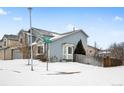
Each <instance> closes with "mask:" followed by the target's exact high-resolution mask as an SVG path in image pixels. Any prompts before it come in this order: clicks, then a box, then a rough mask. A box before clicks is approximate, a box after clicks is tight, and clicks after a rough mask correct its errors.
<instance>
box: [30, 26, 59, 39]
mask: <svg viewBox="0 0 124 93" xmlns="http://www.w3.org/2000/svg"><path fill="white" fill-rule="evenodd" d="M29 31H30V30H29ZM32 33H33V35H34V36H42V35H43V36H50V37H54V36H55V35H57V34H59V33H56V32H52V31H47V30H44V29H38V28H34V27H32Z"/></svg>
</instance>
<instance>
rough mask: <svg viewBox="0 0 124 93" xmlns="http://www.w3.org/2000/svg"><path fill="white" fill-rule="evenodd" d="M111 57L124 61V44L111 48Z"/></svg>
mask: <svg viewBox="0 0 124 93" xmlns="http://www.w3.org/2000/svg"><path fill="white" fill-rule="evenodd" d="M109 49H110V51H111V56H112V57H115V58H117V59H120V60H122V61H124V42H122V43H118V44H117V43H114V44H112V45H111V46H110V48H109Z"/></svg>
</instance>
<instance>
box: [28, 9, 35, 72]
mask: <svg viewBox="0 0 124 93" xmlns="http://www.w3.org/2000/svg"><path fill="white" fill-rule="evenodd" d="M28 10H29V17H30V35H31V36H30V46H31V71H33V70H34V69H33V48H32V20H31V10H32V8H31V7H29V8H28Z"/></svg>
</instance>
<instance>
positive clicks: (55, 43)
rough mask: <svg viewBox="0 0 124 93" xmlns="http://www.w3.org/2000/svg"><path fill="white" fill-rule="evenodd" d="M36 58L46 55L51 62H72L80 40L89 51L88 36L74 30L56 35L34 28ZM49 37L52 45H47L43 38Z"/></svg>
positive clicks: (80, 30)
mask: <svg viewBox="0 0 124 93" xmlns="http://www.w3.org/2000/svg"><path fill="white" fill-rule="evenodd" d="M32 32H33V37H34V39H33V44H34V45H33V51H34V53H33V54H34V58H37V56H38V55H40V54H41V55H42V54H46V55H47V57H48V58H49V59H50V60H51V61H72V60H73V53H74V50H75V48H76V45H77V43H78V42H79V40H81V41H82V44H83V46H84V49H85V50H86V49H87V38H88V35H87V34H86V33H85V32H84V31H83V30H82V29H79V30H74V31H70V32H66V33H62V34H61V33H55V32H51V31H46V30H42V29H37V28H32ZM46 36H47V37H49V38H50V40H51V41H52V43H50V44H45V42H43V38H42V37H46ZM34 42H35V43H34Z"/></svg>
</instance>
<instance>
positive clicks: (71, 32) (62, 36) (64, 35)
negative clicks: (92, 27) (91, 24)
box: [51, 29, 88, 41]
mask: <svg viewBox="0 0 124 93" xmlns="http://www.w3.org/2000/svg"><path fill="white" fill-rule="evenodd" d="M77 32H82V33H83V34H84V35H85V36H86V37H88V35H87V34H86V33H84V31H83V30H80V29H79V30H75V31H70V32H66V33H62V34H60V35H59V36H56V37H53V38H51V40H52V41H56V40H58V39H61V38H64V37H66V36H69V35H72V34H75V33H77Z"/></svg>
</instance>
